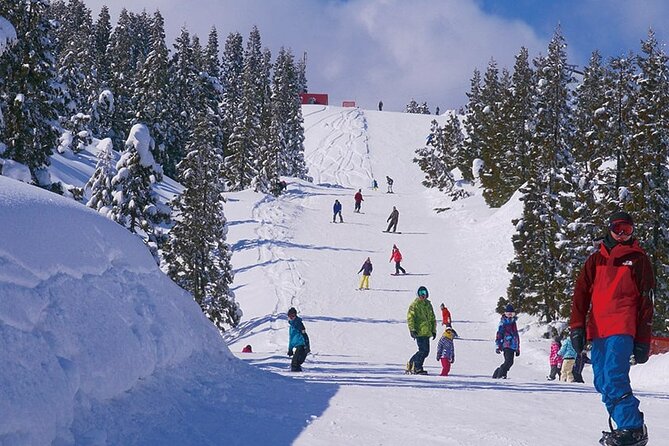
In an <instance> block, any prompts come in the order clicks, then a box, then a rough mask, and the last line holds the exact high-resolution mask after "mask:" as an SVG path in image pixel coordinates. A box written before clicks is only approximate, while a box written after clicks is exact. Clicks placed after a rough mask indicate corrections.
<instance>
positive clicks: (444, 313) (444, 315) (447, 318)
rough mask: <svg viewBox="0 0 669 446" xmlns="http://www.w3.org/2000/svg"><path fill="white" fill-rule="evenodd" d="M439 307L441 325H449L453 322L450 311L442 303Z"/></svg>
mask: <svg viewBox="0 0 669 446" xmlns="http://www.w3.org/2000/svg"><path fill="white" fill-rule="evenodd" d="M439 307H440V308H441V325H451V323H452V322H453V321H452V320H451V312H450V311H448V308H446V305H444V304H443V303H442V304H441V305H439Z"/></svg>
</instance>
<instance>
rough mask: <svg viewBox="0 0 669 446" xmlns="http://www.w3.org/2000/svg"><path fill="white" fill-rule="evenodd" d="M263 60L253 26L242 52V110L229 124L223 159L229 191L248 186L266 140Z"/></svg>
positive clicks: (257, 32)
mask: <svg viewBox="0 0 669 446" xmlns="http://www.w3.org/2000/svg"><path fill="white" fill-rule="evenodd" d="M264 61H265V58H264V57H263V54H262V50H261V41H260V32H259V31H258V28H257V27H255V26H254V27H253V29H252V30H251V33H250V35H249V40H248V42H247V44H246V50H245V52H244V65H243V71H242V96H241V109H240V111H241V113H239V114H237V115H236V116H235V118H236V119H237V120H236V121H235V122H234V123H233V124H232V126H233V127H232V133H231V134H230V138H229V140H228V147H227V151H226V152H227V153H226V158H225V164H226V167H227V169H228V175H227V179H228V183H229V186H230V189H231V190H242V189H245V188H247V187H249V186H251V184H252V182H253V179H254V178H256V176H257V171H258V168H257V166H256V162H255V160H257V159H259V158H260V156H259V155H260V150H261V148H262V147H263V146H264V143H265V141H264V140H263V136H267V134H268V129H267V128H263V127H262V124H263V118H264V117H265V115H264V113H265V110H263V104H264V101H265V96H266V94H267V92H266V85H267V79H266V78H264V76H266V74H265V73H266V67H265V62H264ZM263 132H264V133H263Z"/></svg>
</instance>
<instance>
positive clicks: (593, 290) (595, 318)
mask: <svg viewBox="0 0 669 446" xmlns="http://www.w3.org/2000/svg"><path fill="white" fill-rule="evenodd" d="M654 287H655V278H654V276H653V269H652V266H651V264H650V260H649V259H648V256H647V255H646V253H645V252H644V250H643V249H641V247H640V246H639V243H638V242H637V241H636V240H634V241H633V242H632V243H631V244H624V245H623V244H617V245H615V246H614V247H613V248H612V249H611V251H610V252H609V250H608V248H607V247H606V246H605V244H604V243H602V244H601V245H600V247H599V251H597V252H595V253H594V254H592V255H591V256H590V257H589V258H588V260H587V261H586V262H585V265H584V266H583V270H581V274H580V275H579V277H578V280H577V281H576V286H575V289H574V297H573V299H572V304H571V321H570V323H569V326H570V327H571V328H572V329H574V328H583V327H585V326H586V318H587V337H588V339H597V338H605V337H608V336H613V335H620V334H628V335H632V336H634V341H635V342H639V343H644V344H649V343H650V337H651V325H652V321H653V302H652V300H651V295H652V290H653V288H654Z"/></svg>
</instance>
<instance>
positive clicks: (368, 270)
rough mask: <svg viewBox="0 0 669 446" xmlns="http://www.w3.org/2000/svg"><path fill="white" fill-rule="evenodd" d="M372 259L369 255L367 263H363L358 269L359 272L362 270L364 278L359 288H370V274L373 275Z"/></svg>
mask: <svg viewBox="0 0 669 446" xmlns="http://www.w3.org/2000/svg"><path fill="white" fill-rule="evenodd" d="M372 269H373V267H372V261H371V260H370V258H369V257H367V260H365V263H363V264H362V266H361V267H360V271H358V274H360V272H362V279H361V280H360V288H358V289H359V290H363V289H365V290H368V289H369V276H371V275H372Z"/></svg>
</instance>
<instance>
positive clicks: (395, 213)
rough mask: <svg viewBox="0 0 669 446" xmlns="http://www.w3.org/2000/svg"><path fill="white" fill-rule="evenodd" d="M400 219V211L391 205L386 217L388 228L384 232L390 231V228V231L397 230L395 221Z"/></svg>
mask: <svg viewBox="0 0 669 446" xmlns="http://www.w3.org/2000/svg"><path fill="white" fill-rule="evenodd" d="M399 219H400V211H398V210H397V208H396V207H395V206H393V211H392V212H391V213H390V215H389V216H388V219H387V220H386V222H390V223H389V224H388V228H387V229H386V231H385V232H390V229H392V230H393V231H392V232H397V222H398V220H399Z"/></svg>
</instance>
